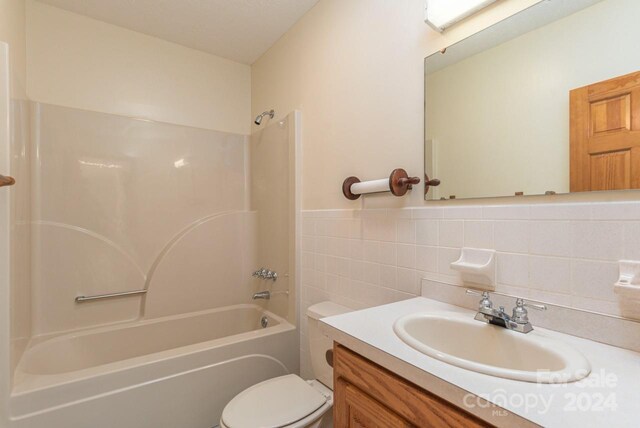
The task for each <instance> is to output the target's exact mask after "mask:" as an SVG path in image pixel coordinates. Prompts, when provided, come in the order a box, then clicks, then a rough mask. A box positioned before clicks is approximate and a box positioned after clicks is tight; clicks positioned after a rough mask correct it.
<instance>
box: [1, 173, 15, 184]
mask: <svg viewBox="0 0 640 428" xmlns="http://www.w3.org/2000/svg"><path fill="white" fill-rule="evenodd" d="M14 184H16V180H15V179H14V178H13V177H9V176H4V175H0V187H4V186H13V185H14Z"/></svg>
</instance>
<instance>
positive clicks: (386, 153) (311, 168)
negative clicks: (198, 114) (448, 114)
mask: <svg viewBox="0 0 640 428" xmlns="http://www.w3.org/2000/svg"><path fill="white" fill-rule="evenodd" d="M537 1H538V0H510V1H509V2H499V3H497V4H496V5H495V6H494V7H492V8H491V9H489V10H488V11H486V13H483V14H480V15H478V16H477V17H474V18H471V19H468V20H466V21H465V22H463V23H461V24H460V25H458V26H456V27H454V28H452V29H451V30H448V31H447V32H446V33H445V34H444V35H441V34H438V33H436V32H434V31H433V30H431V29H430V28H429V27H428V26H427V25H426V24H425V23H424V21H423V18H424V11H423V7H424V1H423V0H401V1H398V0H396V1H391V0H349V1H344V0H321V1H320V2H319V3H318V4H317V5H316V6H315V7H314V8H313V9H312V10H311V11H310V12H308V13H307V14H306V15H305V16H304V17H303V18H302V19H301V20H300V21H299V22H298V23H297V24H296V25H295V26H294V27H293V28H292V29H291V30H289V31H288V32H287V33H286V34H285V35H284V36H283V37H282V38H281V39H280V40H279V41H278V42H277V43H276V44H275V45H274V46H273V47H272V48H271V49H270V50H269V51H268V52H267V53H266V54H265V55H263V56H262V57H261V58H260V59H259V60H258V61H257V62H256V63H255V64H253V66H252V69H251V72H252V94H251V95H252V111H253V113H254V114H258V113H259V112H261V111H263V110H265V109H268V108H274V109H275V110H276V112H277V113H278V114H279V117H282V115H283V114H286V113H287V112H289V111H291V110H294V109H296V108H299V109H300V110H301V111H302V116H303V127H302V141H303V185H304V189H305V190H304V194H303V208H304V209H326V208H357V207H360V206H363V205H362V204H363V202H362V201H356V202H349V201H347V200H346V199H345V198H344V197H343V196H342V194H341V192H340V188H341V184H342V181H343V180H344V178H346V177H347V176H350V175H356V176H358V177H360V178H361V179H363V180H368V179H376V178H383V177H385V176H388V174H389V173H390V172H391V170H393V169H394V168H398V167H402V168H405V169H407V171H408V172H409V173H410V174H413V175H421V174H422V171H423V160H422V159H423V156H422V153H423V138H424V137H423V132H424V131H423V120H424V119H423V111H424V108H423V104H424V96H423V87H424V82H423V81H424V74H423V58H424V57H425V56H427V55H428V54H430V53H433V52H436V51H437V50H439V49H441V48H443V47H445V46H447V45H449V44H451V43H453V42H455V41H457V40H460V39H462V38H464V37H467V36H469V35H470V34H472V33H474V32H475V31H477V30H478V29H481V28H484V27H486V26H487V25H490V24H492V23H493V22H496V21H498V20H500V19H502V18H504V17H506V16H509V15H511V14H513V13H515V12H516V11H519V10H521V9H523V8H525V7H527V6H530V5H532V4H534V3H537ZM419 204H422V197H421V195H420V191H414V192H413V194H412V195H411V196H410V197H408V198H390V197H388V196H383V197H381V198H380V197H376V196H373V197H368V198H367V201H366V206H367V207H371V206H403V205H419Z"/></svg>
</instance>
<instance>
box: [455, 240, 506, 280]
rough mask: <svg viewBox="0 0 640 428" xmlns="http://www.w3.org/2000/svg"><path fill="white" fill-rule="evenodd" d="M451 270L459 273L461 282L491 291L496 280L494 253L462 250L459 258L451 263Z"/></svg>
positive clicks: (471, 249) (483, 250)
mask: <svg viewBox="0 0 640 428" xmlns="http://www.w3.org/2000/svg"><path fill="white" fill-rule="evenodd" d="M451 269H453V270H455V271H458V272H460V273H461V274H462V279H463V280H466V281H469V282H473V283H476V284H481V285H484V286H490V287H491V289H493V287H494V286H495V278H496V251H495V250H486V249H481V248H463V249H462V252H461V253H460V258H459V259H458V260H456V261H455V262H453V263H451ZM485 288H486V287H485Z"/></svg>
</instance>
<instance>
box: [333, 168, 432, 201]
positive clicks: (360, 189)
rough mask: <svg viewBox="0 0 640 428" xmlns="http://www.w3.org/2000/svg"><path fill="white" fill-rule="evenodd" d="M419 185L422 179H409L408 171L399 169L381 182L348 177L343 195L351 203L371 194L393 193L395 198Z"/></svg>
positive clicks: (343, 186)
mask: <svg viewBox="0 0 640 428" xmlns="http://www.w3.org/2000/svg"><path fill="white" fill-rule="evenodd" d="M419 183H420V177H409V174H407V171H405V170H404V169H402V168H397V169H394V170H393V171H392V172H391V174H390V175H389V178H382V179H380V180H371V181H360V179H359V178H358V177H347V178H346V179H345V180H344V182H343V183H342V194H343V195H344V197H345V198H347V199H349V200H351V201H355V200H356V199H358V198H359V197H360V196H361V195H366V194H370V193H383V192H391V193H392V194H393V195H394V196H404V195H405V194H406V193H407V192H408V191H409V190H411V189H413V186H414V185H415V184H419Z"/></svg>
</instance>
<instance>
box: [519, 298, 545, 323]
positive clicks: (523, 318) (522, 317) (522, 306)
mask: <svg viewBox="0 0 640 428" xmlns="http://www.w3.org/2000/svg"><path fill="white" fill-rule="evenodd" d="M526 308H530V309H535V310H536V311H546V310H547V307H546V306H545V305H535V304H533V303H526V302H525V301H524V299H520V298H518V299H516V306H515V307H514V308H513V314H512V316H511V319H512V320H513V321H515V322H516V323H518V324H527V323H528V322H529V313H528V312H527V309H526Z"/></svg>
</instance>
